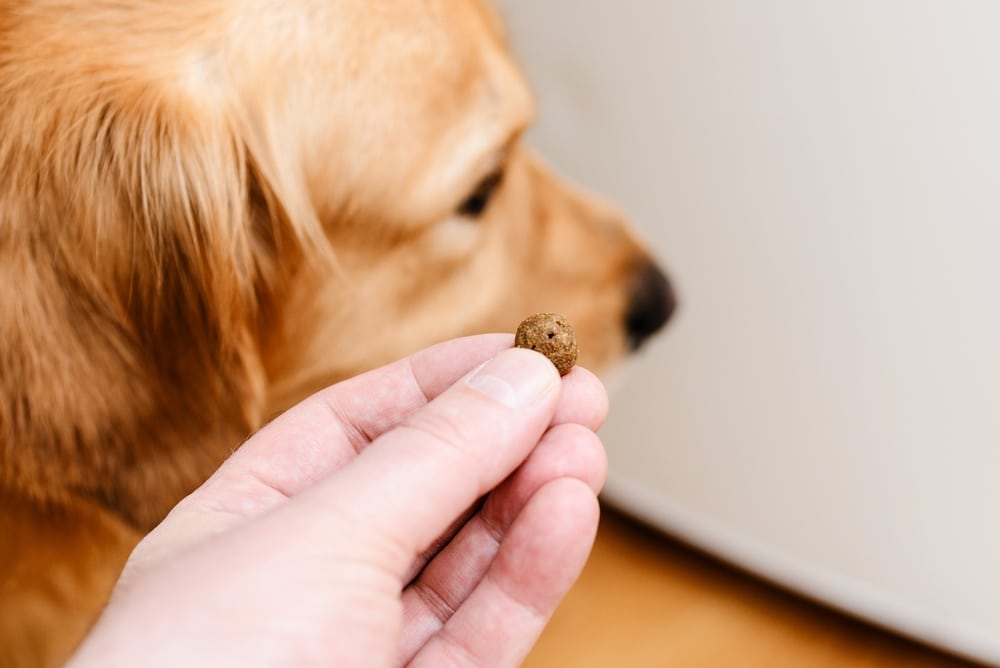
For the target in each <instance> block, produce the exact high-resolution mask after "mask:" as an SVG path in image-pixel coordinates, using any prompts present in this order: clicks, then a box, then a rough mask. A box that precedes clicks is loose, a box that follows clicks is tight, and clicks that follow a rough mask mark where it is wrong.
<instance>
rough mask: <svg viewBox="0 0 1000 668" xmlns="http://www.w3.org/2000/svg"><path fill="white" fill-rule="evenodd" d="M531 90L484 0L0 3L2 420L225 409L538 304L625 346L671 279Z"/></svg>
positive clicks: (665, 311) (152, 417)
mask: <svg viewBox="0 0 1000 668" xmlns="http://www.w3.org/2000/svg"><path fill="white" fill-rule="evenodd" d="M533 113H534V108H533V100H532V96H531V94H530V92H529V90H528V88H527V86H526V84H525V82H524V80H523V78H522V76H521V74H520V73H519V71H518V69H517V67H516V66H515V65H514V63H513V62H512V60H511V58H510V56H509V54H508V52H507V49H506V46H505V43H504V36H503V33H502V30H501V27H500V25H499V22H498V20H497V18H496V16H495V15H494V14H493V13H492V11H491V10H490V9H489V8H488V7H487V6H486V4H485V3H484V2H482V0H378V1H377V2H376V1H373V0H251V1H250V2H234V1H232V0H158V1H157V0H146V1H144V2H129V3H126V2H111V1H109V0H80V1H79V2H72V3H67V2H63V1H56V0H13V1H12V2H8V3H5V4H3V5H0V118H2V119H3V127H2V129H0V174H3V179H2V183H0V297H3V303H5V304H9V305H13V306H12V307H10V308H9V310H8V311H7V315H6V317H0V336H2V339H0V340H2V341H3V342H4V344H5V345H6V346H7V348H8V351H7V357H6V358H5V359H6V361H5V362H4V364H5V366H4V369H3V372H4V374H6V377H7V378H6V381H4V382H3V383H0V385H3V387H2V389H3V391H4V393H5V394H6V395H7V398H8V399H9V401H8V402H7V404H6V407H5V408H4V410H5V411H6V412H4V413H3V414H0V426H3V425H6V427H5V428H6V430H7V434H8V435H7V436H6V437H5V438H6V439H7V440H8V441H10V442H17V441H19V440H20V441H25V440H26V441H31V442H38V441H45V442H52V443H55V444H57V445H56V446H54V448H55V449H54V450H53V451H51V452H50V453H49V454H48V455H44V454H43V455H39V462H36V464H32V466H35V465H37V466H38V467H43V465H44V461H43V460H44V457H46V456H47V457H49V458H53V457H55V456H61V455H58V454H56V453H59V452H64V453H69V452H76V453H79V452H84V451H88V450H87V448H83V447H78V444H79V443H81V442H91V441H92V442H93V443H95V444H99V445H94V448H95V449H97V450H100V451H101V453H102V454H100V455H99V456H97V455H95V457H97V459H95V461H100V462H105V461H106V460H107V459H108V457H110V455H108V454H107V453H108V452H109V448H111V447H112V446H110V445H108V444H109V443H115V442H118V441H120V442H121V445H120V448H121V449H122V450H123V451H130V450H131V447H132V446H129V445H128V444H129V443H130V442H131V441H130V439H133V440H141V439H142V438H145V434H148V433H150V432H154V431H155V432H163V433H167V432H169V433H171V434H174V436H175V437H176V438H174V440H176V441H177V442H178V443H185V442H190V441H192V440H198V439H200V440H204V432H206V431H209V432H211V433H216V432H217V431H218V427H217V425H220V424H226V423H227V422H228V423H232V422H234V421H235V422H238V423H240V425H242V426H239V427H237V428H236V431H237V432H238V431H239V429H244V428H245V427H246V426H247V425H249V426H251V427H252V426H253V424H254V423H255V422H256V421H258V420H259V419H260V418H261V417H262V416H263V415H265V414H266V413H267V412H270V411H272V410H274V409H277V408H280V407H283V406H287V405H288V404H289V403H290V402H292V401H294V400H296V399H299V398H301V397H302V396H303V395H304V394H305V393H307V392H309V391H311V390H313V389H316V388H317V387H319V386H320V385H321V384H323V383H327V382H331V381H333V380H336V379H338V378H342V377H345V376H348V375H351V374H354V373H357V372H359V371H361V370H364V369H367V368H370V367H372V366H375V365H377V364H380V363H382V362H385V361H388V360H390V359H394V358H397V357H399V356H402V355H404V354H406V353H409V352H411V351H413V350H415V349H418V348H420V347H422V346H424V345H427V344H429V343H431V342H434V341H438V340H442V339H445V338H450V337H453V336H457V335H461V334H469V333H475V332H483V331H512V329H513V328H514V326H515V325H516V324H517V322H518V321H519V320H520V319H521V318H522V317H523V316H525V315H527V314H529V313H531V312H535V311H558V312H562V313H564V314H565V315H567V316H568V317H569V318H570V320H571V321H572V322H573V323H574V325H575V326H576V328H577V332H578V336H579V339H580V349H581V362H582V363H583V364H585V365H589V366H592V367H596V368H602V367H604V366H606V365H607V364H609V363H610V362H611V361H613V360H614V359H615V358H617V357H619V356H621V355H623V354H624V353H625V352H627V351H628V350H630V349H633V348H635V347H637V346H638V345H639V344H640V343H641V342H642V341H643V340H644V339H645V338H646V337H647V336H649V335H650V334H652V333H653V332H655V331H656V330H657V329H658V328H659V327H660V326H661V325H662V324H663V323H664V322H665V320H666V319H667V317H668V316H669V314H670V312H671V310H672V308H673V297H672V293H671V290H670V287H669V285H668V283H667V281H666V279H665V278H664V276H663V274H662V273H661V272H660V271H659V270H658V269H657V268H656V265H655V264H654V263H653V262H652V261H651V259H650V258H649V257H648V255H647V253H646V251H645V250H644V249H643V247H642V246H641V244H640V243H638V242H637V241H636V240H635V239H634V238H633V236H632V234H631V233H630V232H629V229H628V227H627V225H626V224H625V223H624V221H623V220H622V219H621V217H620V216H619V215H618V214H617V213H615V211H614V210H613V209H611V208H610V207H608V206H606V205H605V204H603V203H601V202H599V201H597V200H596V199H594V198H592V197H590V196H588V195H585V194H583V193H582V192H579V191H576V190H574V189H573V188H571V187H569V186H568V185H566V184H565V183H562V182H560V181H559V180H558V179H557V178H556V177H555V176H554V175H552V174H551V173H550V172H549V171H548V170H547V169H546V168H545V167H544V166H543V165H542V164H541V162H540V161H539V160H538V158H537V157H535V156H534V155H533V154H532V152H531V151H530V150H529V149H527V148H526V147H525V146H524V145H523V143H522V142H521V139H520V138H521V134H522V132H523V131H524V129H525V127H526V126H527V125H528V124H529V122H530V121H531V119H532V115H533ZM581 141H586V138H585V137H582V138H581ZM5 308H7V307H5ZM53 377H58V378H59V382H58V383H57V384H56V386H55V387H53V382H52V379H53ZM93 387H98V388H100V389H101V391H100V392H96V393H95V392H93V391H92V388H93ZM19 407H28V408H27V409H26V410H28V413H23V411H21V408H19ZM206 407H207V408H206ZM213 407H216V408H213ZM19 411H21V412H19ZM22 413H23V414H22ZM25 416H28V417H25ZM39 416H47V417H39ZM192 416H197V417H192ZM188 424H194V425H195V426H192V427H191V428H190V429H187V428H186V427H185V426H184V425H188ZM38 425H43V427H38ZM32 430H34V431H32ZM39 430H42V431H44V433H43V434H41V435H39V433H40V432H39ZM36 432H39V433H36ZM50 432H51V433H50ZM133 432H134V433H133ZM164 438H167V437H164ZM231 438H232V435H231V434H230V435H229V436H225V435H224V434H218V438H217V439H216V440H219V441H220V442H222V441H224V440H227V439H231ZM64 442H65V443H67V444H68V445H65V447H63V446H58V444H59V443H64ZM74 443H75V444H77V445H73V444H74ZM230 445H231V443H230ZM60 447H62V450H60V449H59V448H60ZM115 447H118V446H115ZM170 447H173V446H170ZM176 447H177V448H181V447H184V446H182V445H177V446H176ZM74 448H75V449H74ZM169 449H170V448H169V447H166V446H165V448H163V449H161V450H169ZM161 454H162V452H161ZM19 456H20V455H19ZM73 456H74V457H76V456H77V455H73ZM163 456H167V457H169V456H171V455H169V453H168V454H166V455H163ZM208 459H211V458H210V457H209V458H208ZM212 461H214V460H212ZM102 465H103V464H102ZM26 466H27V465H26ZM112 468H113V467H112ZM135 468H136V469H137V470H138V469H139V468H140V467H135ZM199 468H203V467H201V466H200V465H199V466H192V469H199ZM209 470H210V469H209ZM16 475H19V474H16V473H15V476H16ZM23 475H25V476H28V475H29V474H23ZM30 475H34V474H30ZM60 475H62V474H60ZM86 475H87V474H86V472H84V473H81V476H83V477H86ZM116 475H117V474H116ZM136 475H137V476H139V474H136ZM144 475H145V474H144ZM148 475H156V474H154V473H149V474H148ZM182 477H183V476H182ZM81 480H83V478H81ZM137 480H139V482H135V483H134V485H135V486H136V487H137V488H138V487H139V486H141V484H143V483H142V482H141V480H142V478H141V476H139V477H137ZM74 484H79V485H84V482H79V481H78V482H77V483H74ZM185 484H187V483H185ZM109 494H110V492H109Z"/></svg>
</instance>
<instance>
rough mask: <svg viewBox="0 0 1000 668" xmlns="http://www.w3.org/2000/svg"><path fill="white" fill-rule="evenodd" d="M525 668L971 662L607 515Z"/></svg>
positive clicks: (926, 666) (810, 667)
mask: <svg viewBox="0 0 1000 668" xmlns="http://www.w3.org/2000/svg"><path fill="white" fill-rule="evenodd" d="M525 665H526V666H528V667H529V668H557V667H558V668H563V667H567V668H607V667H609V666H613V667H615V668H618V667H624V668H633V667H635V668H646V667H660V666H663V667H667V666H670V667H678V668H691V667H694V668H702V667H705V668H714V667H716V666H720V667H725V668H729V667H730V666H733V667H738V668H746V667H749V668H755V667H760V668H782V667H785V666H787V667H789V668H792V667H794V668H803V667H805V668H824V667H827V666H829V667H834V666H836V667H837V668H841V667H844V666H850V667H851V668H854V667H873V666H880V667H881V666H906V667H907V668H911V667H915V668H931V667H935V668H938V667H945V666H955V667H959V666H970V665H972V664H968V663H964V662H962V661H958V660H956V659H952V658H949V657H946V656H944V655H942V654H939V653H937V652H935V651H933V650H930V649H926V648H924V647H921V646H919V645H917V644H915V643H911V642H908V641H906V640H902V639H900V638H897V637H895V636H892V635H889V634H887V633H883V632H881V631H878V630H876V629H873V628H870V627H868V626H866V625H864V624H861V623H859V622H857V621H854V620H851V619H848V618H846V617H844V616H841V615H838V614H836V613H833V612H830V611H828V610H825V609H823V608H821V607H819V606H815V605H812V604H810V603H808V602H805V601H803V600H801V599H799V598H797V597H795V596H793V595H791V594H788V593H786V592H783V591H780V590H778V589H775V588H772V587H770V586H769V585H767V584H765V583H762V582H760V581H759V580H756V579H754V578H752V577H750V576H747V575H745V574H742V573H740V572H738V571H736V570H733V569H731V568H728V567H726V566H724V565H721V564H719V563H718V562H716V561H714V560H712V559H710V558H708V557H705V556H703V555H701V554H698V553H697V552H695V551H693V550H691V549H689V548H686V547H684V546H682V545H680V544H678V543H676V542H674V541H671V540H670V539H667V538H664V537H662V536H660V535H659V534H656V533H654V532H651V531H649V530H646V529H644V528H643V527H640V526H639V525H637V524H635V523H633V522H631V521H629V520H627V519H625V518H623V517H622V516H620V515H616V514H614V513H612V512H610V511H608V510H607V509H605V513H604V518H603V520H602V522H601V529H600V531H599V533H598V538H597V544H596V546H595V547H594V552H593V555H592V556H591V559H590V562H589V564H588V565H587V568H586V570H585V571H584V573H583V576H582V577H581V579H580V581H579V582H578V583H577V585H576V587H575V588H574V589H573V590H572V591H571V592H570V594H569V596H568V597H567V599H566V600H565V601H564V603H563V605H562V607H561V608H560V609H559V611H558V612H557V613H556V616H555V617H554V618H553V620H552V622H551V623H550V624H549V627H548V629H547V630H546V632H545V634H544V635H543V636H542V639H541V640H540V641H539V644H538V645H537V647H536V648H535V651H534V653H533V654H532V655H531V657H529V659H528V661H527V663H526V664H525Z"/></svg>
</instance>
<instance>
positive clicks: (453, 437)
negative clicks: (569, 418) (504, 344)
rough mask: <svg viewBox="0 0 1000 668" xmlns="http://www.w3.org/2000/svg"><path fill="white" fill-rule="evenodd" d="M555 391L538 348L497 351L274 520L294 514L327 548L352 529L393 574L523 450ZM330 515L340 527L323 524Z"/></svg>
mask: <svg viewBox="0 0 1000 668" xmlns="http://www.w3.org/2000/svg"><path fill="white" fill-rule="evenodd" d="M560 390H561V382H560V378H559V374H558V373H557V372H556V370H555V368H554V367H553V366H552V364H551V363H550V362H549V361H548V360H547V359H545V357H543V356H542V355H540V354H538V353H536V352H533V351H530V350H521V349H517V348H514V349H510V350H506V351H503V352H501V353H500V354H498V355H497V356H496V357H495V358H493V359H492V360H490V361H489V362H487V363H485V364H484V365H483V366H481V367H480V368H478V369H476V370H474V371H472V372H471V373H470V374H468V375H467V376H465V377H464V378H462V379H461V380H460V381H458V382H457V383H455V384H454V385H453V386H452V387H451V388H449V389H448V390H446V391H444V392H443V393H442V394H441V395H439V396H438V397H437V398H436V399H434V400H433V401H431V402H430V403H428V404H427V405H426V406H424V407H423V408H422V409H420V410H418V411H417V412H415V413H414V414H413V415H412V416H411V417H410V418H408V419H407V420H405V421H404V422H403V423H402V424H401V425H400V426H398V427H397V428H395V429H393V430H392V431H389V432H387V433H385V434H383V435H382V436H380V437H379V438H377V439H376V440H375V441H374V442H373V443H372V444H371V445H370V446H369V447H368V448H366V449H365V450H364V451H363V452H362V453H361V454H360V455H359V456H358V457H357V458H355V459H354V460H353V461H352V462H351V463H350V464H349V465H347V466H345V467H344V468H342V469H340V470H338V471H336V472H335V473H333V474H332V475H330V476H329V477H328V478H326V479H325V480H323V481H322V482H320V483H319V484H317V485H315V486H314V487H312V488H311V489H309V490H308V491H306V492H305V493H303V494H301V495H299V496H297V497H296V498H294V499H293V500H292V501H291V502H290V503H289V504H287V505H285V506H283V507H282V508H281V509H280V510H279V511H278V512H277V513H276V514H279V515H282V516H284V517H282V518H281V519H280V520H279V521H282V522H296V523H298V522H303V523H305V524H306V526H303V527H301V529H302V531H305V532H306V533H299V534H298V535H309V536H313V537H318V536H329V537H330V539H331V547H332V546H333V544H334V542H336V543H337V544H338V545H341V546H342V545H343V538H344V536H343V531H350V532H351V533H355V532H357V531H358V530H359V528H361V531H362V532H363V534H364V536H367V537H368V538H369V539H370V543H369V544H370V546H371V547H373V548H374V549H375V550H377V552H378V554H373V555H370V556H371V557H373V558H375V557H377V558H378V560H379V561H380V562H382V563H387V562H385V561H383V560H384V559H385V558H387V557H388V558H390V559H391V560H392V561H391V562H388V564H387V565H388V566H389V567H390V568H392V569H393V571H394V572H397V571H398V573H399V575H400V577H402V574H403V573H404V572H405V571H406V569H407V568H408V567H409V565H410V564H411V562H412V559H413V558H414V556H415V555H416V554H418V553H420V552H422V551H423V550H424V549H425V548H426V547H427V546H428V545H430V544H431V543H432V541H434V540H435V539H436V538H437V537H438V536H439V535H441V534H442V533H443V532H444V531H445V530H446V529H447V528H448V526H449V525H450V524H451V522H452V521H453V520H454V519H455V518H456V517H458V516H459V515H460V514H461V513H462V512H464V511H465V510H466V509H468V508H469V507H470V506H471V505H472V504H474V503H475V501H476V500H477V499H478V498H479V497H481V496H482V495H484V494H485V493H487V492H488V491H489V490H491V489H493V488H494V487H496V486H497V485H498V484H499V483H500V482H501V481H503V480H504V479H505V478H506V477H507V476H508V475H510V474H511V473H512V472H513V471H514V470H515V469H516V468H517V467H518V466H519V465H520V464H521V462H523V461H524V459H525V458H526V457H527V456H528V454H530V453H531V451H532V449H533V448H534V447H535V445H537V444H538V441H539V439H540V438H541V437H542V435H543V433H544V432H545V430H546V429H547V427H548V425H549V424H550V422H551V420H552V417H553V414H554V413H555V410H556V405H557V404H558V401H559V395H560ZM335 520H340V521H341V522H342V524H341V523H340V522H335ZM331 523H333V524H331ZM338 524H339V526H340V527H341V528H342V531H339V532H338V531H331V526H333V527H336V526H337V525H338ZM311 525H315V526H311ZM286 528H287V527H286ZM364 536H362V538H364ZM364 542H365V541H364V540H362V541H361V543H364ZM356 547H358V548H360V547H361V545H356ZM357 556H361V555H357Z"/></svg>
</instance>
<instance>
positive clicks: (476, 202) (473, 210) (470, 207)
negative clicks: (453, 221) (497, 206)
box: [458, 171, 503, 218]
mask: <svg viewBox="0 0 1000 668" xmlns="http://www.w3.org/2000/svg"><path fill="white" fill-rule="evenodd" d="M502 182H503V171H496V172H493V173H492V174H490V175H489V176H487V177H486V178H485V179H483V180H482V182H480V184H479V185H478V186H476V189H475V191H473V193H472V194H471V195H469V198H468V199H467V200H465V201H464V202H462V205H461V206H460V207H458V215H460V216H465V217H467V218H478V217H479V216H481V215H483V212H485V211H486V208H487V207H488V206H489V205H490V199H491V198H492V197H493V193H495V192H496V190H497V188H499V187H500V184H501V183H502Z"/></svg>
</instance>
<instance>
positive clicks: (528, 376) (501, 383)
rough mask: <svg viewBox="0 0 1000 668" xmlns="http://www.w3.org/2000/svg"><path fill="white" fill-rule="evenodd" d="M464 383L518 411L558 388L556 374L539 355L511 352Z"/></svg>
mask: <svg viewBox="0 0 1000 668" xmlns="http://www.w3.org/2000/svg"><path fill="white" fill-rule="evenodd" d="M465 382H466V384H467V385H468V386H469V387H472V388H473V389H475V390H476V391H478V392H481V393H482V394H485V395H486V396H488V397H490V398H492V399H496V400H497V401H499V402H500V403H502V404H506V405H507V406H510V407H511V408H521V407H523V406H527V405H529V404H531V403H534V402H536V401H538V400H539V399H541V398H542V397H544V396H545V395H546V394H548V393H549V392H551V391H552V390H553V388H554V387H555V386H556V385H558V384H559V374H558V373H557V372H556V370H555V367H553V366H552V363H551V362H549V361H548V360H547V359H545V358H544V357H543V356H542V355H540V354H538V353H536V352H533V351H530V350H522V349H519V348H512V349H511V350H505V351H503V352H502V353H500V354H499V355H497V356H496V357H494V358H493V359H492V360H490V361H489V362H486V363H485V364H483V365H482V366H480V367H479V368H478V369H477V370H475V371H474V372H472V374H471V375H470V376H469V377H468V378H467V379H466V381H465Z"/></svg>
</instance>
